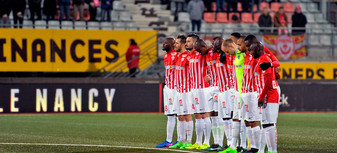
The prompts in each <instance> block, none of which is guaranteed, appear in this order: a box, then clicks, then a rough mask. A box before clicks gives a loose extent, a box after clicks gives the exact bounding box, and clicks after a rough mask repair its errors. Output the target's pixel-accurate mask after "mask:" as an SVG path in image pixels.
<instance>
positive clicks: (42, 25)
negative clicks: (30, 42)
mask: <svg viewBox="0 0 337 153" xmlns="http://www.w3.org/2000/svg"><path fill="white" fill-rule="evenodd" d="M34 25H35V29H46V28H47V23H46V21H43V20H36V21H35V23H34Z"/></svg>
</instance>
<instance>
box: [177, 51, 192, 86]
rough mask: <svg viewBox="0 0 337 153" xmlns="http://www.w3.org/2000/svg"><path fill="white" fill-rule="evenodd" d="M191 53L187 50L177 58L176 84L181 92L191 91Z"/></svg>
mask: <svg viewBox="0 0 337 153" xmlns="http://www.w3.org/2000/svg"><path fill="white" fill-rule="evenodd" d="M189 61H190V53H189V52H188V51H185V52H183V53H181V54H180V55H178V57H177V60H176V75H175V79H174V80H175V82H174V83H175V85H176V90H177V92H179V93H186V92H190V91H191V84H190V82H191V75H190V72H189Z"/></svg>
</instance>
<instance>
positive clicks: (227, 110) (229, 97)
mask: <svg viewBox="0 0 337 153" xmlns="http://www.w3.org/2000/svg"><path fill="white" fill-rule="evenodd" d="M233 101H234V96H233V94H232V93H231V91H229V90H227V91H225V92H219V116H220V117H221V118H230V117H231V112H232V110H233V109H232V103H233Z"/></svg>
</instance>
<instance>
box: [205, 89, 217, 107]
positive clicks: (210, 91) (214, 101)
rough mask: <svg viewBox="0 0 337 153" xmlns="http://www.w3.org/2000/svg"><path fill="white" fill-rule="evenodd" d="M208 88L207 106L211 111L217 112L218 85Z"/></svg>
mask: <svg viewBox="0 0 337 153" xmlns="http://www.w3.org/2000/svg"><path fill="white" fill-rule="evenodd" d="M207 89H208V94H209V96H210V97H209V99H210V100H209V101H208V104H209V108H210V110H211V111H214V112H218V110H219V105H218V100H219V87H209V88H207Z"/></svg>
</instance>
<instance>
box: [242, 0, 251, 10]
mask: <svg viewBox="0 0 337 153" xmlns="http://www.w3.org/2000/svg"><path fill="white" fill-rule="evenodd" d="M250 1H251V0H241V5H242V12H249V8H250V3H249V2H250Z"/></svg>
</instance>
